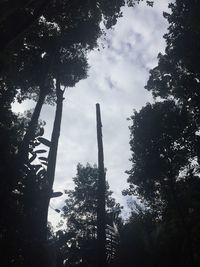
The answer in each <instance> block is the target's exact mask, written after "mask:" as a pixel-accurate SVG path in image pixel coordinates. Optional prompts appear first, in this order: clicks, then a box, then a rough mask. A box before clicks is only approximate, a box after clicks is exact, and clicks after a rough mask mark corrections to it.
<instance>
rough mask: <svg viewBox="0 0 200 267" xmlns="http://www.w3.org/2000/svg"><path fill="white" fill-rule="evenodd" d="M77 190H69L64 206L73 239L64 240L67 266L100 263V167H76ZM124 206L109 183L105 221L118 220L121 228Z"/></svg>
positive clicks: (108, 222) (69, 231)
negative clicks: (98, 209)
mask: <svg viewBox="0 0 200 267" xmlns="http://www.w3.org/2000/svg"><path fill="white" fill-rule="evenodd" d="M73 181H74V183H75V188H74V190H66V194H67V199H66V201H65V206H64V207H63V215H62V217H63V218H64V223H65V220H66V226H67V228H66V230H65V232H66V233H67V234H68V235H69V234H71V235H72V236H71V238H70V239H67V242H68V243H67V242H66V243H65V248H66V250H65V252H66V251H67V254H65V257H66V258H65V260H67V261H66V265H67V266H73V264H74V263H75V262H76V264H79V266H97V258H96V257H97V254H96V252H97V251H96V249H97V191H98V168H97V167H96V166H95V165H94V166H91V165H89V164H87V165H86V166H85V167H84V166H82V165H81V164H78V166H77V175H76V177H74V178H73ZM120 212H121V206H120V205H119V204H118V203H116V202H115V199H114V198H113V197H112V191H110V190H109V186H108V184H107V186H106V223H107V224H109V225H112V224H113V222H115V224H116V225H118V226H119V227H120V225H121V218H120V217H119V215H120Z"/></svg>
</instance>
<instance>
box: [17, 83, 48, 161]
mask: <svg viewBox="0 0 200 267" xmlns="http://www.w3.org/2000/svg"><path fill="white" fill-rule="evenodd" d="M42 89H44V88H42ZM42 89H40V95H39V99H38V102H37V104H36V106H35V109H34V112H33V115H32V117H31V121H30V123H29V125H28V129H27V131H26V134H25V136H24V139H23V141H22V144H21V146H20V147H19V155H20V157H21V156H22V158H23V159H26V158H27V156H28V149H29V144H30V142H31V141H32V140H33V139H34V137H35V131H36V127H37V125H38V120H39V116H40V113H41V110H42V107H43V104H44V100H45V97H46V92H45V90H42Z"/></svg>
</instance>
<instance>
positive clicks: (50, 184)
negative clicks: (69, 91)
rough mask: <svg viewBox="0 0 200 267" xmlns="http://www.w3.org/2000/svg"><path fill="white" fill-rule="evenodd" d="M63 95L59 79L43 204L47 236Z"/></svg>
mask: <svg viewBox="0 0 200 267" xmlns="http://www.w3.org/2000/svg"><path fill="white" fill-rule="evenodd" d="M63 93H64V90H61V88H60V81H59V80H58V79H57V81H56V94H57V104H56V115H55V119H54V126H53V132H52V136H51V146H50V150H49V155H48V166H47V182H48V192H47V194H45V196H44V203H43V209H44V210H43V213H44V217H43V220H44V221H43V224H44V228H45V231H44V234H45V236H46V229H47V217H48V207H49V201H50V198H51V195H52V188H53V183H54V177H55V168H56V158H57V150H58V141H59V136H60V127H61V119H62V109H63V99H64V98H63ZM42 216H43V215H42Z"/></svg>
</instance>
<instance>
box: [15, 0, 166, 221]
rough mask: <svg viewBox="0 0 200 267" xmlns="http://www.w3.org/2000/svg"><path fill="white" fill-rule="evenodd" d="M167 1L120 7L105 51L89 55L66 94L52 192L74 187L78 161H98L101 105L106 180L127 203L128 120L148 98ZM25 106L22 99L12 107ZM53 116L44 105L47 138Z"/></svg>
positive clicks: (59, 201)
mask: <svg viewBox="0 0 200 267" xmlns="http://www.w3.org/2000/svg"><path fill="white" fill-rule="evenodd" d="M167 5H168V0H158V1H156V4H155V5H154V7H153V8H151V7H147V6H146V5H145V4H140V5H139V6H136V7H135V8H124V9H123V13H124V15H123V17H122V18H120V19H119V20H118V23H117V25H116V26H115V28H114V29H113V30H109V31H108V32H107V36H106V39H105V40H100V43H102V42H103V46H104V49H103V48H102V49H100V51H98V50H95V51H92V52H91V53H90V54H89V55H88V60H89V64H90V70H89V73H88V78H87V79H86V80H82V81H80V82H79V83H78V84H77V85H76V87H74V88H69V89H68V90H67V91H66V92H65V101H64V109H63V118H62V128H61V136H60V142H59V151H58V158H57V167H56V176H55V183H54V191H57V190H59V191H64V189H71V188H73V182H72V177H74V176H75V174H76V166H77V163H78V162H80V163H81V164H83V165H84V164H86V163H87V162H89V163H91V164H94V163H97V141H96V118H95V104H96V103H100V106H101V116H102V124H103V129H102V130H103V142H104V157H105V167H106V168H107V174H106V178H107V180H108V182H109V184H110V187H111V190H112V191H113V192H114V197H115V198H116V200H117V201H118V202H120V203H121V204H122V205H124V206H125V207H126V199H125V198H124V197H123V196H122V194H121V191H122V190H123V189H125V188H127V187H128V184H127V183H126V180H127V175H126V174H125V171H126V170H128V169H130V166H131V165H130V161H129V158H130V156H131V154H130V148H129V135H130V134H129V129H128V125H129V122H128V121H127V118H128V117H130V115H131V114H132V113H133V109H136V110H139V109H140V108H141V107H142V106H144V105H145V103H146V102H148V101H152V98H151V95H150V94H149V93H148V92H147V91H146V90H145V89H144V86H145V84H146V82H147V79H148V76H149V70H150V69H151V68H152V67H154V66H156V64H157V54H158V53H159V52H162V51H164V48H165V42H164V40H163V38H162V36H163V34H164V33H165V32H166V31H167V22H166V21H165V19H164V18H163V16H162V12H163V11H164V10H165V11H166V10H167ZM101 46H102V45H100V47H101ZM28 107H29V102H26V103H25V104H24V105H23V107H22V106H21V107H19V106H16V107H15V110H17V111H22V109H24V108H25V109H26V108H28ZM54 115H55V107H52V106H47V105H46V106H45V107H44V108H43V111H42V115H41V118H42V119H43V120H45V121H46V123H47V124H46V126H45V137H47V138H50V135H51V130H52V123H53V119H54ZM63 198H65V196H64V197H60V198H56V199H52V201H51V207H52V208H60V207H62V205H63ZM52 208H50V211H49V220H50V221H51V222H52V223H53V225H54V226H55V225H56V223H57V222H58V221H59V215H58V214H57V213H56V212H55V211H54V210H53V209H52ZM124 214H126V208H125V212H124Z"/></svg>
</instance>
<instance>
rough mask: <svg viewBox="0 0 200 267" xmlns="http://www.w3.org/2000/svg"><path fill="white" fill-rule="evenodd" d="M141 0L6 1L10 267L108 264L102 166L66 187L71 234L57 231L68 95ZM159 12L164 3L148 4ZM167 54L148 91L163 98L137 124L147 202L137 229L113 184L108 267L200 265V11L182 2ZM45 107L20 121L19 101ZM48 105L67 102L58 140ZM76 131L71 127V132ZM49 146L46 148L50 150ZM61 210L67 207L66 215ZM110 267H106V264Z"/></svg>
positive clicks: (138, 168)
mask: <svg viewBox="0 0 200 267" xmlns="http://www.w3.org/2000/svg"><path fill="white" fill-rule="evenodd" d="M137 2H139V1H137V0H132V1H123V0H119V1H115V0H110V1H104V0H101V1H90V0H87V1H81V0H75V1H70V0H68V1H67V0H66V1H65V0H60V1H53V0H52V1H45V0H44V1H38V0H32V1H30V0H24V1H15V3H13V1H10V0H9V1H1V2H0V37H1V44H0V110H1V116H0V144H1V154H0V176H1V179H0V201H1V207H2V208H1V217H0V246H1V247H0V249H1V255H2V258H1V261H2V262H4V263H5V266H7V265H8V266H17V267H18V266H22V267H25V266H37V267H40V266H57V267H61V266H88V267H90V266H97V265H98V262H97V257H96V255H97V253H98V245H97V238H96V237H97V225H98V222H97V215H96V211H97V208H98V203H97V197H96V196H97V191H98V178H99V171H98V168H97V167H96V166H91V165H89V164H87V165H86V166H82V165H81V164H79V165H78V166H77V176H76V177H75V178H74V179H73V181H74V183H75V188H74V190H66V195H67V196H66V201H65V205H64V207H63V209H62V211H61V214H62V221H63V227H64V228H63V230H59V231H57V232H52V230H51V227H50V226H48V223H47V214H48V207H49V201H50V199H51V198H52V197H56V196H59V195H60V193H59V192H53V190H52V188H53V182H54V174H55V166H56V157H57V149H58V142H59V135H60V125H61V118H62V106H63V99H64V97H63V96H64V92H65V88H66V87H73V86H75V85H76V83H77V82H78V81H80V80H81V79H84V78H86V77H87V70H88V68H89V66H88V63H87V54H88V52H89V51H91V50H92V49H94V48H95V47H97V40H98V38H99V37H100V36H101V35H102V34H103V30H102V28H101V27H100V25H101V23H102V22H103V23H104V25H105V27H106V28H107V29H109V28H111V27H112V26H114V25H115V24H116V22H117V19H118V18H119V17H120V16H122V14H121V7H122V6H124V5H125V4H128V5H129V6H134V4H135V3H137ZM146 2H147V3H148V4H149V5H152V1H146ZM169 7H170V9H171V13H170V14H167V13H164V17H165V18H166V19H167V20H168V22H169V28H168V32H167V33H166V34H165V36H164V38H165V40H166V50H165V53H164V54H159V55H158V65H157V66H156V67H155V68H154V69H152V70H151V71H150V77H149V80H148V82H147V85H146V87H145V88H146V89H147V90H149V91H150V92H151V93H152V95H153V96H154V103H147V104H146V106H145V107H143V108H142V109H141V110H140V111H135V112H134V114H133V115H132V116H131V117H130V121H131V126H130V133H131V135H130V148H131V152H132V157H131V162H132V168H131V169H130V170H128V171H127V173H128V175H129V178H128V183H129V188H128V189H125V190H124V192H123V193H124V194H126V195H130V196H133V195H134V196H137V197H138V199H139V200H140V202H138V203H140V204H138V203H135V204H133V206H132V214H131V216H130V218H129V219H128V221H126V222H123V220H122V218H121V217H120V213H121V208H122V207H121V206H120V205H119V204H118V203H116V201H115V200H114V198H112V192H111V191H110V190H109V186H108V184H107V186H106V194H105V200H106V214H105V218H106V224H107V226H106V233H107V241H106V256H107V265H108V266H127V267H129V266H130V267H131V266H134V267H137V266H138V267H142V266H148V267H151V266H152V267H153V266H154V267H155V266H159V267H160V266H162V267H165V266H181V267H189V266H194V267H195V266H200V178H199V167H200V165H199V164H200V148H199V147H200V136H199V130H200V115H199V114H200V106H199V105H200V104H199V103H200V101H199V100H200V93H199V92H200V90H199V89H200V65H199V64H200V63H199V62H200V24H199V20H198V14H199V13H200V3H199V1H196V0H176V1H174V2H173V3H171V4H170V5H169ZM27 98H28V99H32V100H34V101H36V105H35V109H34V111H33V112H32V113H31V112H29V111H28V112H26V113H25V114H15V113H13V111H12V109H11V105H12V103H13V102H14V101H18V102H19V103H21V102H22V101H23V100H25V99H27ZM44 103H48V104H52V105H56V113H55V120H54V125H53V129H52V136H51V140H50V141H49V140H47V139H45V138H43V134H44V129H45V123H44V122H43V121H41V120H39V117H40V113H41V109H42V106H43V104H44ZM69 127H70V125H69ZM40 144H43V146H45V149H43V148H42V149H41V148H40ZM57 211H58V212H59V210H57ZM101 267H103V266H101Z"/></svg>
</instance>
